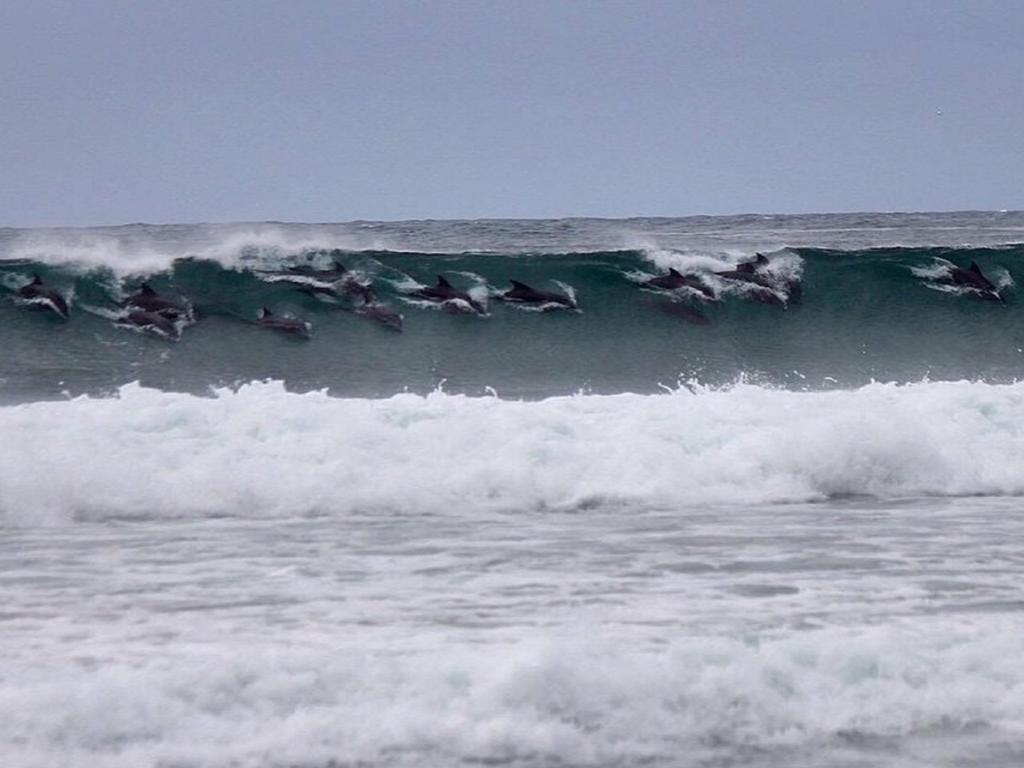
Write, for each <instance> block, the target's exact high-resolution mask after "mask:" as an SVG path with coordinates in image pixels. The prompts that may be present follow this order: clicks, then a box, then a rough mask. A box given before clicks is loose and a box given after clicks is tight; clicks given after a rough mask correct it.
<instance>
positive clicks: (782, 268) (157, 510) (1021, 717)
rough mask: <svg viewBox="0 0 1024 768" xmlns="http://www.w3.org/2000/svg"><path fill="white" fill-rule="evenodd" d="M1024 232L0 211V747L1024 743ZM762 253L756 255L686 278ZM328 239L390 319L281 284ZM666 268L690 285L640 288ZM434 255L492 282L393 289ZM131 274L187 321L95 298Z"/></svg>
mask: <svg viewBox="0 0 1024 768" xmlns="http://www.w3.org/2000/svg"><path fill="white" fill-rule="evenodd" d="M1022 242H1024V214H1021V213H1014V212H1009V213H999V212H992V213H957V214H857V215H847V214H844V215H821V216H788V217H787V216H743V217H727V218H712V217H699V218H690V219H656V220H632V219H631V220H566V221H480V222H404V223H387V224H381V223H372V222H355V223H348V224H330V225H286V224H272V223H264V224H238V225H174V226H161V227H156V226H149V225H130V226H126V227H114V228H102V229H87V230H70V229H67V230H0V289H2V290H3V294H2V295H0V403H2V405H0V713H2V715H3V716H2V717H0V756H2V761H0V762H2V764H3V765H4V766H12V767H13V768H28V767H30V766H31V767H32V768H36V767H37V766H38V767H40V768H42V767H43V766H46V768H53V767H55V766H69V767H74V768H77V767H78V766H90V767H91V766H98V767H100V768H108V767H109V768H115V767H116V768H122V767H124V768H129V767H130V768H137V767H140V766H142V767H149V766H152V767H153V768H156V767H157V766H159V767H160V768H200V767H203V768H206V767H210V768H212V767H218V768H219V767H223V766H232V767H237V766H245V767H249V766H252V767H253V768H285V767H286V766H287V767H288V768H328V767H329V766H330V767H332V768H338V767H340V766H353V767H354V766H382V767H383V766H447V765H507V766H516V767H526V766H531V767H533V766H552V765H562V766H581V767H582V766H588V767H589V766H592V767H594V768H598V767H600V768H605V767H611V766H634V765H650V766H658V767H661V766H666V767H668V766H672V767H676V766H679V767H683V766H701V767H707V768H711V767H712V766H715V767H719V766H721V767H722V768H725V767H726V766H728V767H734V766H765V767H768V766H771V767H772V768H774V767H775V766H778V767H779V768H782V767H783V766H787V767H788V766H795V767H797V768H801V767H805V766H806V767H808V768H819V767H821V768H825V767H828V768H832V767H834V766H849V767H850V768H853V767H855V766H856V767H857V768H867V767H869V766H870V767H874V766H879V767H882V766H885V767H888V766H893V767H899V768H903V767H904V766H905V767H907V768H910V767H914V768H918V767H920V768H926V767H930V766H950V767H951V768H952V767H953V766H978V767H981V766H984V767H986V768H989V767H991V768H996V767H1002V766H1010V765H1018V764H1021V763H1022V762H1024V611H1022V609H1024V589H1022V587H1021V583H1020V574H1021V572H1022V568H1024V546H1022V545H1021V543H1020V542H1021V541H1022V540H1024V516H1022V513H1021V496H1022V494H1024V381H1022V380H1024V351H1022V350H1024V324H1022V320H1024V317H1022V309H1021V304H1020V301H1019V299H1018V296H1017V285H1018V283H1019V281H1020V280H1021V279H1022V278H1024V263H1022V256H1024V246H1022V245H1021V243H1022ZM757 252H760V253H765V254H766V255H767V256H768V258H769V261H770V265H771V266H770V273H769V276H768V278H769V279H767V280H766V282H765V284H764V285H762V286H751V285H749V284H742V283H739V282H738V281H735V280H729V279H728V278H726V277H722V276H719V275H715V274H714V273H715V272H721V271H725V270H727V269H730V268H733V267H734V266H735V265H736V264H737V263H739V262H742V261H744V260H746V259H748V258H749V257H751V256H753V254H754V253H757ZM335 258H339V259H341V260H343V261H344V263H345V265H346V266H347V267H349V269H350V270H352V271H354V272H355V273H356V275H357V276H358V278H359V279H360V280H363V281H372V283H373V285H374V287H375V290H376V292H377V295H378V296H379V298H380V300H381V301H382V302H385V303H386V304H387V305H389V306H391V307H392V308H393V310H394V311H396V312H398V313H400V314H401V315H402V316H403V318H404V321H403V324H402V331H401V332H400V333H399V332H396V331H395V330H394V328H391V327H385V326H383V325H381V324H379V323H374V322H372V319H371V318H367V317H365V316H363V315H361V314H360V313H359V312H357V311H356V310H358V309H359V306H358V302H354V301H352V300H351V299H350V298H349V297H347V296H344V295H342V296H340V297H328V298H329V299H330V301H327V302H325V301H322V300H318V299H317V298H315V297H311V296H309V295H307V294H305V293H302V292H300V291H299V290H297V289H298V288H299V287H301V283H302V280H298V281H296V280H295V279H294V275H293V274H292V273H289V272H288V269H289V268H290V267H296V266H302V265H307V266H308V265H314V266H321V267H323V266H327V265H328V263H329V262H330V261H331V260H332V259H335ZM972 261H974V262H977V264H978V265H979V266H980V268H981V269H982V270H983V272H984V273H985V274H986V275H987V276H988V277H989V278H990V279H991V280H992V282H993V284H994V285H995V286H996V287H997V289H998V292H999V294H1000V300H999V301H994V300H984V297H983V296H981V295H980V294H979V293H978V292H976V291H971V290H969V289H967V288H965V287H964V286H962V285H956V284H955V283H954V282H953V281H952V280H951V279H950V276H951V275H952V274H953V273H952V271H951V269H952V267H951V266H950V265H957V266H959V267H967V266H968V265H969V264H970V262H972ZM669 267H675V268H677V269H679V270H681V271H683V272H685V273H687V274H692V275H694V276H696V277H697V278H698V279H700V280H702V281H703V283H704V285H706V286H707V288H708V289H709V290H708V293H710V294H712V295H713V297H714V298H713V299H712V298H710V297H709V296H707V295H705V294H703V293H700V292H697V291H688V290H686V289H682V290H680V291H676V292H666V291H660V290H652V289H651V288H650V287H649V286H646V285H645V282H646V280H647V279H649V278H650V277H652V276H654V275H658V274H662V273H663V272H664V271H665V270H666V269H668V268H669ZM33 274H39V275H40V276H41V277H42V278H43V280H44V282H45V283H46V284H47V285H50V286H52V287H53V288H54V289H56V290H58V291H60V292H61V293H62V295H63V296H65V297H66V298H67V299H68V300H69V303H70V306H71V311H70V316H69V318H68V319H66V320H65V319H62V318H60V317H58V316H57V315H56V314H55V313H53V312H48V311H46V310H45V308H44V309H40V308H39V307H38V306H32V305H27V304H26V302H24V301H22V300H20V299H19V298H18V296H17V290H18V289H19V288H20V287H21V286H22V285H24V284H25V283H27V282H28V280H29V279H30V278H31V276H32V275H33ZM437 274H443V275H444V276H446V278H447V279H449V280H450V281H451V282H452V283H453V284H454V285H456V286H457V287H459V288H463V289H465V290H467V291H469V292H470V294H471V295H472V296H473V298H474V299H475V300H477V301H479V302H480V303H481V304H482V305H483V308H484V310H485V311H484V313H483V314H477V313H468V314H467V313H462V312H456V311H443V310H445V309H448V310H453V309H458V308H459V307H458V306H453V305H451V304H449V305H448V306H446V307H438V306H435V305H432V304H430V303H429V302H425V301H422V300H421V299H419V298H417V297H416V296H414V295H412V293H411V291H412V290H413V289H415V288H416V287H417V286H418V285H427V284H432V283H433V281H434V279H435V277H436V275H437ZM289 275H290V276H289ZM286 277H287V279H284V278H286ZM510 279H516V280H521V281H524V282H527V283H529V284H530V285H534V286H536V287H538V288H543V289H545V290H552V291H558V292H562V293H564V294H566V295H571V296H573V297H574V299H575V303H576V308H575V309H565V308H561V309H554V308H549V309H551V311H530V308H526V307H521V306H515V305H511V304H508V303H506V302H503V301H501V298H500V293H501V292H502V291H503V290H505V289H506V288H507V287H508V285H509V283H508V280H510ZM143 280H148V281H149V283H150V284H151V285H152V286H153V287H154V288H156V289H157V290H159V291H160V292H161V293H164V294H167V295H171V296H174V297H177V298H179V299H181V300H183V301H185V302H187V303H188V304H189V306H190V309H191V311H192V313H193V314H194V321H190V322H183V323H182V324H181V325H182V330H181V336H180V339H178V340H172V339H167V338H163V337H160V336H158V335H156V334H153V333H148V332H138V331H137V329H136V332H133V331H132V330H129V329H126V328H124V327H121V326H119V325H117V324H116V323H115V322H114V321H116V320H117V319H118V318H119V317H122V316H123V314H124V310H123V309H122V308H121V306H120V303H121V302H122V301H123V300H124V298H125V297H126V296H128V295H130V294H131V293H133V292H134V291H135V290H136V289H137V288H138V286H139V285H140V284H141V282H142V281H143ZM990 298H991V297H990ZM262 306H267V307H269V308H271V309H273V310H274V312H275V313H276V314H290V315H293V316H296V317H301V318H302V319H305V320H307V321H309V322H310V323H311V324H312V327H313V331H312V336H311V338H310V339H309V340H305V341H303V340H297V339H293V338H287V337H283V336H280V335H278V334H274V333H271V332H270V331H268V330H267V329H265V328H261V327H259V326H258V324H256V323H255V322H254V320H255V317H256V314H257V312H258V310H259V309H260V307H262ZM463 308H464V307H463ZM439 310H441V311H439Z"/></svg>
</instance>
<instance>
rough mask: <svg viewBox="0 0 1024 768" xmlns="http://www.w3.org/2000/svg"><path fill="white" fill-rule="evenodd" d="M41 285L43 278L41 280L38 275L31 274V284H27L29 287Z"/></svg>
mask: <svg viewBox="0 0 1024 768" xmlns="http://www.w3.org/2000/svg"><path fill="white" fill-rule="evenodd" d="M42 284H43V278H41V277H40V276H39V275H38V274H36V273H35V272H33V273H32V282H31V283H29V285H42Z"/></svg>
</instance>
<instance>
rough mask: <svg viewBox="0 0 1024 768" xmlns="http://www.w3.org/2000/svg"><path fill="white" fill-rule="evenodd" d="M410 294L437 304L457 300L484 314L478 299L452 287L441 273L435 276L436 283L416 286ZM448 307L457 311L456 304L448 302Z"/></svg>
mask: <svg viewBox="0 0 1024 768" xmlns="http://www.w3.org/2000/svg"><path fill="white" fill-rule="evenodd" d="M412 295H413V296H416V297H417V298H420V299H426V300H427V301H433V302H437V303H438V304H448V302H455V301H459V302H462V303H463V304H465V305H466V306H468V307H469V308H470V309H471V310H472V311H473V312H476V313H477V314H478V315H482V314H484V308H483V306H482V305H481V304H480V302H479V301H477V300H476V299H474V298H473V297H471V296H470V295H469V294H468V293H466V292H465V291H461V290H459V289H458V288H456V287H454V286H453V285H452V284H451V283H449V282H448V281H447V280H445V279H444V276H443V275H438V276H437V285H432V286H427V287H425V288H418V289H417V290H415V291H413V292H412ZM448 307H449V308H451V309H453V310H455V311H459V308H458V306H457V305H454V304H448Z"/></svg>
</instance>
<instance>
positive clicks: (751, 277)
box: [715, 253, 769, 287]
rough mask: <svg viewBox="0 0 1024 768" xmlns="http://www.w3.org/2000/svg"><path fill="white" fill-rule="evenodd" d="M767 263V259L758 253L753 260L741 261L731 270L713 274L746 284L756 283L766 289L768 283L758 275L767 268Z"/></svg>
mask: <svg viewBox="0 0 1024 768" xmlns="http://www.w3.org/2000/svg"><path fill="white" fill-rule="evenodd" d="M768 263H769V262H768V257H767V256H765V255H764V254H763V253H758V254H755V255H754V258H752V259H748V260H747V261H741V262H740V263H739V264H737V265H736V266H735V267H733V268H732V269H727V270H724V271H722V272H715V274H716V275H718V276H719V277H724V278H727V279H729V280H743V281H745V282H748V283H756V284H758V285H764V286H765V287H767V286H766V283H767V282H768V281H767V280H766V278H765V277H764V276H762V275H759V274H758V273H759V272H760V271H761V270H762V269H764V268H765V267H767V266H768ZM755 278H758V279H755Z"/></svg>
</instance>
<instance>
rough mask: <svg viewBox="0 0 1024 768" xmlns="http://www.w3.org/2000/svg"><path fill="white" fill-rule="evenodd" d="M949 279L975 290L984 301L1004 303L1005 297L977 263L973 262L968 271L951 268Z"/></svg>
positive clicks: (953, 266)
mask: <svg viewBox="0 0 1024 768" xmlns="http://www.w3.org/2000/svg"><path fill="white" fill-rule="evenodd" d="M949 277H950V279H951V280H952V281H953V283H954V284H955V285H960V286H963V287H964V288H970V289H973V290H974V291H976V292H977V293H978V295H979V296H980V297H981V298H983V299H987V300H989V301H1003V297H1002V296H1001V295H1000V293H999V289H998V288H996V287H995V285H994V284H993V283H992V281H991V280H989V279H988V278H987V277H985V274H984V273H983V272H982V271H981V267H979V266H978V263H977V262H976V261H972V262H971V266H969V267H968V268H967V269H963V268H962V267H958V266H956V265H952V266H951V267H950V274H949Z"/></svg>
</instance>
